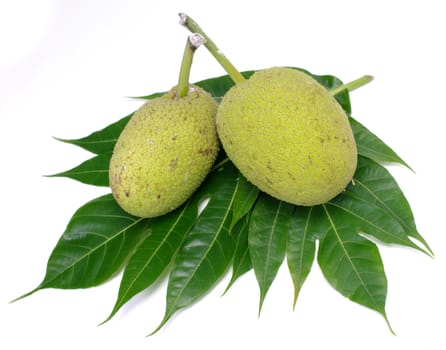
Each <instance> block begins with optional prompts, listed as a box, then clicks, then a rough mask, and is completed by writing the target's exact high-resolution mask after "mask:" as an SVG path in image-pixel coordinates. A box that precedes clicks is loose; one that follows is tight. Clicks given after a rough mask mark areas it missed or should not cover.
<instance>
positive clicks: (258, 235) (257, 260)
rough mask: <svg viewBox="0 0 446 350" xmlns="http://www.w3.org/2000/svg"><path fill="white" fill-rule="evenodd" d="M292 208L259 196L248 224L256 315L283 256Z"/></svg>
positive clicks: (272, 199) (264, 195)
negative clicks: (256, 288)
mask: <svg viewBox="0 0 446 350" xmlns="http://www.w3.org/2000/svg"><path fill="white" fill-rule="evenodd" d="M293 210H294V206H293V205H291V204H288V203H285V202H282V201H278V200H276V199H274V198H272V197H270V196H268V195H266V194H264V193H262V194H260V196H259V198H258V201H257V203H256V205H255V207H254V208H253V212H252V214H251V218H250V222H249V233H248V247H249V254H250V258H251V262H252V266H253V268H254V273H255V275H256V279H257V282H258V285H259V289H260V301H259V315H260V312H261V310H262V306H263V302H264V300H265V297H266V294H267V292H268V290H269V288H270V286H271V284H272V282H273V280H274V278H275V277H276V274H277V272H278V270H279V267H280V265H281V264H282V262H283V260H284V258H285V254H286V244H287V239H288V231H289V228H290V224H291V214H292V212H293Z"/></svg>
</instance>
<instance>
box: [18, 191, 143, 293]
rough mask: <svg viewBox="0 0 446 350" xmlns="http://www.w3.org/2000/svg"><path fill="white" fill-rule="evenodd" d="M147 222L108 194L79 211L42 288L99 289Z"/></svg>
mask: <svg viewBox="0 0 446 350" xmlns="http://www.w3.org/2000/svg"><path fill="white" fill-rule="evenodd" d="M147 223H148V220H147V219H141V218H136V217H133V216H131V215H129V214H127V213H125V212H124V211H123V210H122V209H121V208H120V207H119V206H118V204H117V203H116V202H115V200H114V199H113V197H112V195H111V194H108V195H105V196H102V197H99V198H97V199H94V200H92V201H90V202H88V203H87V204H85V205H84V206H82V207H81V208H79V209H78V210H77V211H76V213H75V214H74V215H73V217H72V218H71V220H70V221H69V223H68V226H67V228H66V230H65V232H64V234H63V235H62V237H61V238H60V240H59V242H58V243H57V245H56V247H55V248H54V250H53V252H52V253H51V255H50V258H49V260H48V265H47V270H46V275H45V277H44V279H43V281H42V282H41V283H40V285H39V286H38V287H37V288H36V289H34V290H33V291H31V292H29V293H28V294H25V295H24V296H23V297H25V296H28V295H30V294H32V293H34V292H36V291H38V290H41V289H44V288H60V289H75V288H88V287H92V286H96V285H99V284H101V283H103V282H104V281H106V280H107V279H109V278H110V277H111V276H112V275H114V274H115V273H116V272H117V271H118V270H119V269H120V268H121V267H122V265H123V263H124V262H125V261H126V260H127V258H128V257H129V255H130V254H131V253H132V252H133V251H134V249H135V247H136V246H137V245H138V244H139V242H140V241H141V238H142V237H143V235H144V234H145V232H146V227H147Z"/></svg>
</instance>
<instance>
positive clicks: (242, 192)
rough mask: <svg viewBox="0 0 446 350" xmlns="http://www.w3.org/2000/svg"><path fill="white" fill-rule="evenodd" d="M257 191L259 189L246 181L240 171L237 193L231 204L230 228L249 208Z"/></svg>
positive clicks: (256, 195)
mask: <svg viewBox="0 0 446 350" xmlns="http://www.w3.org/2000/svg"><path fill="white" fill-rule="evenodd" d="M259 192H260V191H259V189H258V188H257V187H256V186H254V185H253V184H251V183H250V182H248V180H246V178H245V177H244V176H243V175H242V174H241V173H240V174H239V177H238V180H237V193H236V195H235V198H234V203H233V205H232V223H231V228H232V227H233V226H234V225H235V224H236V223H237V222H238V221H239V220H240V219H241V218H242V217H244V216H245V215H246V214H247V213H248V212H249V211H250V210H251V208H252V206H253V205H254V203H255V201H256V199H257V197H258V195H259Z"/></svg>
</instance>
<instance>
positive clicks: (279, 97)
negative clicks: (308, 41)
mask: <svg viewBox="0 0 446 350" xmlns="http://www.w3.org/2000/svg"><path fill="white" fill-rule="evenodd" d="M216 121H217V132H218V135H219V137H220V140H221V142H222V145H223V148H224V149H225V151H226V153H227V155H228V157H229V158H230V159H231V161H232V162H233V163H234V164H235V165H236V166H237V168H238V169H239V170H240V171H241V173H242V174H243V175H244V176H245V177H246V178H247V179H248V180H249V181H250V182H252V183H253V184H254V185H256V186H257V187H259V188H260V189H261V190H262V191H264V192H266V193H268V194H270V195H271V196H273V197H275V198H277V199H280V200H283V201H286V202H289V203H293V204H297V205H304V206H311V205H317V204H321V203H325V202H327V201H329V200H330V199H332V198H333V197H335V196H336V195H337V194H339V193H340V192H342V191H343V190H344V189H345V187H346V186H347V185H348V183H349V182H350V181H351V180H352V176H353V174H354V172H355V169H356V164H357V149H356V143H355V140H354V137H353V133H352V130H351V127H350V124H349V121H348V118H347V115H346V114H345V112H344V110H343V109H342V108H341V106H340V105H339V104H338V103H337V101H336V100H335V99H334V98H333V97H332V96H331V94H330V93H329V91H327V89H326V88H325V87H323V86H322V85H320V84H319V83H318V82H317V81H316V80H314V79H313V78H312V77H310V76H309V75H308V74H306V73H304V72H301V71H299V70H296V69H290V68H281V67H275V68H270V69H265V70H262V71H258V72H256V73H254V74H253V75H252V77H251V78H250V79H248V80H246V81H244V82H241V83H238V84H236V85H235V86H234V87H232V88H231V89H230V90H229V91H228V93H227V94H226V95H225V96H224V98H223V100H222V101H221V104H220V107H219V110H218V112H217V117H216Z"/></svg>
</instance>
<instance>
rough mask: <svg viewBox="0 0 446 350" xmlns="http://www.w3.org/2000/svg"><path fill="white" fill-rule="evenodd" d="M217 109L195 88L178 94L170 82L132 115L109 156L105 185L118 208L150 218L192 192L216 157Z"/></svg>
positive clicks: (183, 199)
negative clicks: (183, 95) (162, 91)
mask: <svg viewBox="0 0 446 350" xmlns="http://www.w3.org/2000/svg"><path fill="white" fill-rule="evenodd" d="M217 108H218V104H217V103H216V101H215V100H214V98H213V97H212V96H211V95H210V94H208V93H207V92H205V91H204V90H202V89H201V88H199V87H197V86H191V88H190V91H189V93H188V94H187V96H185V97H181V98H178V97H177V89H176V87H175V88H172V90H170V91H169V92H168V93H166V94H165V95H164V96H162V97H159V98H155V99H153V100H150V101H149V102H147V103H146V104H144V105H143V106H142V107H141V108H139V109H138V110H137V111H136V112H135V113H134V114H133V116H132V117H131V119H130V120H129V122H128V124H127V125H126V126H125V128H124V130H123V131H122V133H121V135H120V136H119V139H118V141H117V142H116V145H115V148H114V151H113V155H112V157H111V161H110V171H109V180H110V187H111V189H112V193H113V196H114V198H115V199H116V201H117V202H118V204H119V205H120V206H121V207H122V209H124V210H125V211H126V212H128V213H130V214H132V215H135V216H138V217H146V218H148V217H156V216H160V215H163V214H166V213H168V212H170V211H172V210H174V209H175V208H177V207H179V206H180V205H181V204H183V203H184V202H185V201H186V200H187V199H188V198H189V197H190V196H191V195H192V193H193V192H194V191H195V190H196V189H197V188H198V187H199V185H200V184H201V183H202V181H203V180H204V178H205V177H206V175H207V174H208V172H209V171H210V169H211V167H212V164H213V162H214V160H215V158H216V156H217V152H218V149H219V141H218V137H217V133H216V128H215V115H216V112H217Z"/></svg>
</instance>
